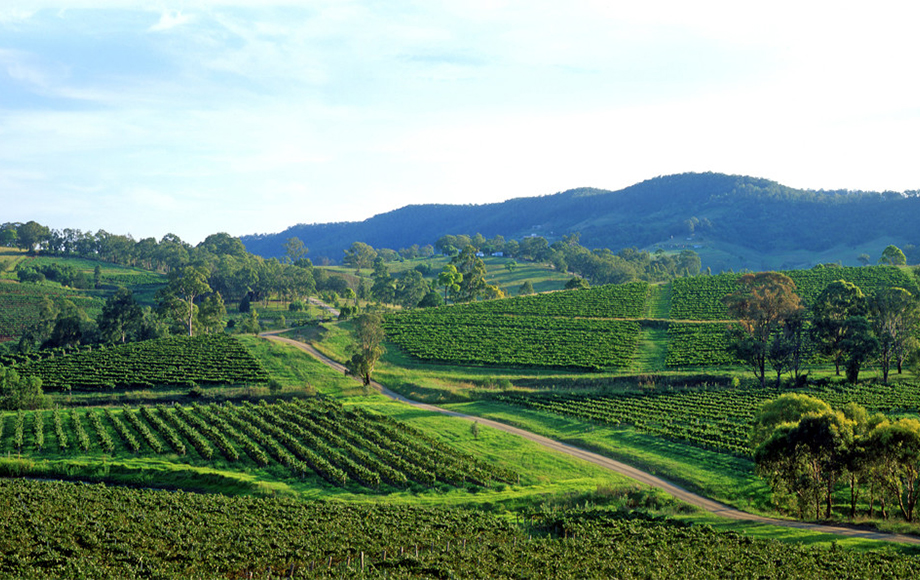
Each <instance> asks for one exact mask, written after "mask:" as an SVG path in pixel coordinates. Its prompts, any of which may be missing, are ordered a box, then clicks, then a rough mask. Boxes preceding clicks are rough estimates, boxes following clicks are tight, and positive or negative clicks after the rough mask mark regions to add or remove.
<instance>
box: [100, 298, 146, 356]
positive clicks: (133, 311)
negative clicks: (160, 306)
mask: <svg viewBox="0 0 920 580" xmlns="http://www.w3.org/2000/svg"><path fill="white" fill-rule="evenodd" d="M143 321H144V311H143V310H142V309H141V306H140V304H138V303H137V300H135V299H134V294H133V293H132V292H131V290H129V289H128V288H119V289H118V290H117V291H116V292H115V294H113V295H112V296H110V297H109V299H108V300H106V302H105V306H103V307H102V313H101V314H100V315H99V318H98V319H97V320H96V323H97V324H98V325H99V334H100V337H101V338H102V340H104V341H108V342H121V343H122V344H124V343H125V342H127V341H128V337H129V336H131V335H132V334H133V333H136V332H138V331H139V330H140V328H141V327H142V325H143Z"/></svg>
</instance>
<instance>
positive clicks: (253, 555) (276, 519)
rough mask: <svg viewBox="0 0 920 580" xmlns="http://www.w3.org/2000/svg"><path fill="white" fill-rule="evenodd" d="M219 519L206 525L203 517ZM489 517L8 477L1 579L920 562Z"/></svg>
mask: <svg viewBox="0 0 920 580" xmlns="http://www.w3.org/2000/svg"><path fill="white" fill-rule="evenodd" d="M204 514H206V517H202V516H203V515H204ZM525 515H526V517H525V518H523V519H524V520H525V521H526V522H527V523H522V524H515V523H512V522H510V521H508V520H507V519H505V518H502V517H500V516H496V515H492V514H489V513H486V512H482V511H474V510H466V509H457V508H454V509H445V508H431V507H413V506H400V505H346V504H341V503H332V502H328V503H327V502H303V501H297V500H293V499H280V498H266V499H256V498H251V497H235V498H231V497H224V496H220V495H201V494H186V493H181V492H180V493H170V492H163V491H152V490H136V489H130V488H112V487H105V486H102V485H85V484H84V485H81V484H72V483H62V482H41V481H28V480H3V481H0V522H2V523H0V525H2V526H3V527H4V528H5V529H6V530H7V532H6V533H4V534H2V536H0V538H2V539H0V569H2V570H3V571H4V574H5V575H6V576H8V577H15V578H21V579H31V578H47V577H67V578H71V577H85V578H97V579H103V578H137V577H151V578H176V577H184V578H191V577H195V578H231V579H234V578H269V577H272V578H275V577H279V578H280V577H285V578H343V577H345V578H355V577H358V578H379V577H387V578H454V577H459V578H652V577H654V578H681V579H683V578H725V577H735V576H737V575H738V573H739V571H743V575H744V576H745V577H756V578H767V577H769V578H772V577H790V578H792V577H813V576H814V575H815V573H816V572H817V571H820V575H821V576H824V577H828V578H856V577H859V578H909V577H913V575H914V574H915V572H916V569H917V565H918V563H920V562H918V561H917V557H916V556H909V555H903V554H897V553H891V552H870V553H863V552H855V551H849V550H824V549H819V548H809V547H801V546H792V545H788V544H782V543H779V542H775V541H765V540H752V539H750V538H746V537H743V536H740V535H738V534H736V533H732V532H716V531H714V530H713V529H712V528H711V527H709V526H705V525H704V526H695V525H690V524H686V523H683V522H679V521H674V520H667V519H663V518H656V517H650V516H645V515H642V514H640V513H631V514H624V513H622V512H617V511H614V510H612V509H607V508H586V509H563V510H559V511H534V512H531V513H528V514H525Z"/></svg>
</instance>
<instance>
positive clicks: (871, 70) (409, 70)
mask: <svg viewBox="0 0 920 580" xmlns="http://www.w3.org/2000/svg"><path fill="white" fill-rule="evenodd" d="M634 5H635V6H634ZM917 16H920V8H915V7H914V6H913V5H912V3H910V2H884V1H881V2H875V3H872V4H871V8H870V5H868V4H865V3H859V4H856V3H852V4H851V3H841V2H833V3H832V2H806V1H802V0H799V1H797V2H787V1H785V0H779V1H776V2H771V3H767V4H764V3H759V4H757V5H756V6H755V5H754V4H752V3H747V2H737V1H731V2H728V1H709V0H701V1H697V2H679V1H658V2H656V1H649V2H641V3H639V2H617V1H582V0H567V1H566V2H559V1H557V0H556V1H543V0H531V1H521V2H517V1H486V0H464V1H436V0H425V1H417V2H413V1H401V0H388V1H350V0H340V1H332V0H330V1H315V2H314V1H309V0H303V1H294V0H287V1H283V0H262V1H259V2H245V1H242V0H235V1H234V0H229V1H221V0H200V1H194V0H188V1H184V2H182V1H177V2H170V1H165V0H162V1H161V0H151V1H146V2H135V1H129V0H66V1H64V0H34V1H32V0H22V1H20V0H4V1H3V2H2V3H0V222H5V221H27V220H30V219H35V220H37V221H39V222H41V223H44V224H47V225H50V226H51V227H55V228H64V227H76V228H80V229H84V230H92V231H96V230H98V229H105V230H107V231H109V232H112V233H120V234H125V233H130V234H132V235H133V236H134V237H135V238H138V239H140V238H142V237H148V236H153V237H156V238H161V237H162V236H163V235H165V234H167V233H175V234H177V235H179V236H180V237H182V238H183V239H185V240H187V241H189V242H191V243H197V242H198V241H200V240H201V239H203V238H204V237H205V236H207V235H208V234H211V233H216V232H228V233H230V234H232V235H244V234H250V233H263V232H265V233H267V232H277V231H281V230H283V229H285V228H286V227H288V226H290V225H294V224H296V223H322V222H332V221H359V220H362V219H365V218H367V217H370V216H372V215H374V214H377V213H381V212H385V211H388V210H391V209H395V208H398V207H402V206H404V205H407V204H416V203H457V204H464V203H487V202H493V201H501V200H504V199H508V198H512V197H521V196H536V195H545V194H551V193H555V192H557V191H562V190H565V189H570V188H574V187H581V186H590V187H600V188H607V189H619V188H621V187H625V186H628V185H631V184H633V183H636V182H639V181H642V180H644V179H648V178H651V177H655V176H657V175H667V174H671V173H679V172H684V171H720V172H726V173H738V174H747V175H753V176H757V177H766V178H769V179H774V180H776V181H779V182H781V183H784V184H786V185H790V186H794V187H805V188H814V189H821V188H824V189H836V188H849V189H872V190H888V189H890V190H896V191H903V190H907V189H920V163H918V159H920V139H918V135H920V94H918V92H920V91H918V89H920V77H918V75H917V74H916V71H917V70H920V66H918V65H920V63H918V62H917V61H918V58H920V35H917V34H916V32H915V30H914V29H913V27H914V25H915V22H916V21H917Z"/></svg>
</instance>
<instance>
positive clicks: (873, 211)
mask: <svg viewBox="0 0 920 580" xmlns="http://www.w3.org/2000/svg"><path fill="white" fill-rule="evenodd" d="M918 218H920V197H918V196H917V192H916V191H908V192H903V193H899V192H866V191H852V190H835V191H824V190H821V191H814V190H802V189H795V188H791V187H786V186H784V185H781V184H779V183H776V182H774V181H770V180H767V179H759V178H753V177H747V176H738V175H724V174H719V173H686V174H681V175H671V176H664V177H656V178H654V179H649V180H647V181H643V182H642V183H638V184H636V185H633V186H630V187H627V188H625V189H622V190H619V191H607V190H602V189H593V188H579V189H572V190H569V191H565V192H561V193H556V194H554V195H545V196H541V197H527V198H517V199H511V200H508V201H504V202H501V203H492V204H484V205H443V204H425V205H410V206H406V207H403V208H401V209H397V210H394V211H391V212H388V213H384V214H380V215H377V216H374V217H371V218H369V219H366V220H364V221H361V222H344V223H331V224H310V225H308V224H300V225H296V226H293V227H291V228H288V229H287V230H285V231H284V232H281V233H277V234H263V235H251V236H243V237H242V238H241V240H242V241H243V243H244V244H245V245H246V248H247V249H248V250H249V251H250V252H253V253H255V254H258V255H262V256H266V257H271V256H281V255H283V254H284V248H283V243H284V241H285V240H287V239H289V238H291V237H297V238H299V239H300V240H302V241H303V243H304V244H305V245H306V246H307V247H308V248H310V256H311V258H312V259H313V260H314V261H322V259H324V258H326V259H329V260H331V261H333V262H339V261H340V260H341V258H342V253H343V251H344V250H345V248H347V247H348V246H349V245H350V244H351V243H352V242H354V241H355V240H360V241H363V242H365V243H367V244H370V245H371V246H375V247H387V248H402V247H408V246H411V245H413V244H419V245H424V244H432V243H434V242H435V240H437V239H438V238H440V237H441V236H443V235H445V234H459V233H475V232H478V233H481V234H482V235H484V236H486V237H492V236H496V235H501V236H504V237H506V238H513V239H520V238H523V237H525V236H528V235H531V234H536V235H539V236H543V237H545V238H547V239H548V240H549V241H550V242H553V241H555V240H557V239H561V237H562V236H564V235H571V234H574V233H580V234H581V243H582V244H583V245H585V246H586V247H588V248H597V247H605V248H612V249H614V250H617V249H620V248H626V247H638V248H647V249H649V248H650V249H654V247H655V246H661V247H665V248H666V249H681V248H682V247H689V248H694V247H697V246H702V245H707V246H709V247H712V248H714V249H718V250H719V251H721V252H725V253H728V254H731V255H733V258H732V257H724V256H721V257H715V256H713V257H709V258H707V256H706V255H705V254H704V255H703V267H704V268H705V267H707V266H709V267H712V268H713V270H716V271H718V270H722V269H727V268H738V267H744V266H747V267H750V268H753V269H760V268H761V267H762V266H761V263H760V262H755V263H751V264H743V263H739V258H740V257H744V256H747V257H748V261H750V260H754V259H757V258H761V257H767V258H769V257H771V256H772V257H775V258H776V259H777V260H786V261H789V260H788V259H787V258H783V257H781V256H782V254H783V253H785V252H792V251H800V252H810V253H822V252H828V251H831V252H834V251H836V252H837V253H836V254H832V255H831V259H829V260H825V261H841V262H843V263H844V264H848V265H856V263H857V262H856V260H857V257H858V256H859V255H860V254H862V253H864V252H869V254H870V256H871V255H872V254H873V253H874V254H875V258H877V255H878V254H877V253H878V252H880V251H881V250H882V248H884V247H885V246H886V245H888V244H889V243H894V244H897V245H899V246H900V247H902V248H903V247H908V248H910V247H912V245H913V244H916V243H917V242H918V239H920V236H918V234H917V233H916V228H915V226H914V224H916V223H917V221H918ZM854 224H859V227H853V225H854ZM882 239H884V240H885V241H880V240H882ZM863 248H865V249H863ZM905 252H906V253H908V258H909V259H910V258H911V257H912V256H911V253H910V252H909V251H908V250H905ZM739 254H741V255H743V256H739ZM873 261H874V259H873ZM911 261H912V262H915V261H916V260H911ZM815 263H817V262H816V261H813V263H792V262H789V263H783V262H782V261H781V262H778V263H776V262H774V263H771V264H769V265H771V266H775V267H780V266H783V267H811V266H812V265H814V264H815Z"/></svg>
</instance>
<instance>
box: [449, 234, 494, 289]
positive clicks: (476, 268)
mask: <svg viewBox="0 0 920 580" xmlns="http://www.w3.org/2000/svg"><path fill="white" fill-rule="evenodd" d="M450 263H451V264H453V265H455V266H456V267H457V271H458V272H459V273H460V274H462V275H463V278H462V279H461V280H460V282H459V286H460V289H459V290H458V291H457V300H458V301H460V302H469V301H471V300H475V299H477V298H481V297H483V296H484V295H485V292H486V286H487V284H486V265H485V263H484V262H483V261H482V259H481V258H480V257H479V256H477V255H476V250H475V249H473V246H471V245H467V246H466V247H464V248H463V250H461V252H460V253H459V254H457V255H456V256H454V257H453V258H451V260H450Z"/></svg>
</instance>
